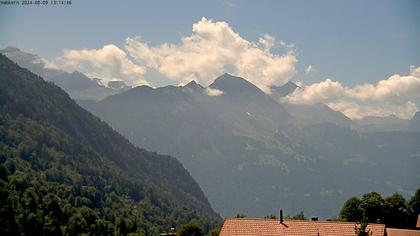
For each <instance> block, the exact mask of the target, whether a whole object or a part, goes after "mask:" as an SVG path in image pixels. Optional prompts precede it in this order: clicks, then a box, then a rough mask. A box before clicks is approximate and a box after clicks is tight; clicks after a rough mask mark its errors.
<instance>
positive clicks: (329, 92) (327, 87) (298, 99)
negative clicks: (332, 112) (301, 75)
mask: <svg viewBox="0 0 420 236" xmlns="http://www.w3.org/2000/svg"><path fill="white" fill-rule="evenodd" d="M343 92H344V87H343V86H342V85H341V84H340V83H339V82H337V81H332V80H331V79H326V80H324V81H321V82H319V83H313V84H311V85H309V86H304V87H302V88H297V89H296V90H295V91H294V92H293V93H292V94H290V95H288V96H287V97H285V98H284V99H283V101H284V102H289V103H296V104H314V103H319V102H326V101H329V100H331V99H335V98H339V97H340V96H342V94H343Z"/></svg>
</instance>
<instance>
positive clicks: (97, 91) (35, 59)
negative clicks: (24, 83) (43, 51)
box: [0, 47, 131, 101]
mask: <svg viewBox="0 0 420 236" xmlns="http://www.w3.org/2000/svg"><path fill="white" fill-rule="evenodd" d="M0 53H1V54H3V55H5V56H6V57H8V58H9V59H10V60H12V61H14V62H16V63H17V64H18V65H19V66H21V67H23V68H26V69H28V70H30V71H31V72H33V73H34V74H37V75H39V76H41V77H42V78H43V79H45V80H47V81H50V82H53V83H54V84H56V85H58V86H59V87H61V88H62V89H63V90H64V91H66V92H67V93H68V94H69V95H70V97H71V98H73V99H86V100H96V101H97V100H101V99H103V98H105V97H108V96H110V95H113V94H117V93H120V92H122V91H126V90H128V89H129V88H131V87H129V86H127V85H126V84H124V82H122V81H111V82H110V83H109V84H108V85H107V87H106V86H104V85H102V84H101V83H100V82H99V80H98V79H95V78H93V79H92V78H89V77H87V76H86V75H84V74H83V73H81V72H79V71H73V72H71V73H69V72H66V71H63V70H61V69H58V68H55V67H54V66H51V65H49V64H48V63H47V62H46V60H44V59H43V58H41V57H39V56H38V55H35V54H31V53H27V52H23V51H21V50H19V49H18V48H15V47H7V48H5V49H3V50H0Z"/></svg>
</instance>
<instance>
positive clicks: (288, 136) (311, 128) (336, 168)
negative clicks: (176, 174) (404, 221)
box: [81, 74, 420, 217]
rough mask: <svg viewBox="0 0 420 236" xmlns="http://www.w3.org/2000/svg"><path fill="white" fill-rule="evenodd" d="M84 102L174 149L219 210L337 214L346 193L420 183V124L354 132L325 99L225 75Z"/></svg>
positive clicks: (128, 131)
mask: <svg viewBox="0 0 420 236" xmlns="http://www.w3.org/2000/svg"><path fill="white" fill-rule="evenodd" d="M209 90H210V91H211V90H217V91H219V93H217V96H215V95H214V94H212V93H209ZM81 105H82V106H83V107H85V108H86V109H87V110H89V111H91V112H92V113H94V114H95V115H97V116H98V117H100V118H101V119H103V120H104V121H106V122H108V123H109V124H110V125H111V126H112V127H114V128H115V129H116V130H117V131H119V132H120V133H122V134H123V135H124V136H126V137H127V138H128V139H129V140H130V141H132V142H133V143H134V144H136V145H137V146H140V147H145V148H147V149H150V150H155V151H157V152H159V153H165V154H170V155H172V156H174V157H176V158H178V160H180V161H181V162H182V163H183V164H184V165H185V167H186V168H187V169H188V170H189V171H190V173H191V174H192V176H193V177H194V178H195V179H196V180H197V182H198V183H199V184H200V186H201V187H202V188H203V190H204V192H205V194H206V196H208V198H209V200H210V203H211V204H212V206H213V207H214V209H215V210H216V211H217V212H220V213H221V214H222V215H223V216H232V215H235V214H237V213H242V214H246V215H251V216H264V215H268V214H273V213H274V214H275V213H276V212H277V210H278V209H279V208H284V209H286V211H287V212H289V213H290V214H295V213H297V212H299V211H300V210H303V211H304V212H305V213H306V214H309V215H317V216H320V217H334V216H336V215H337V214H338V212H339V207H340V206H341V204H342V202H343V201H345V199H347V198H348V197H349V196H352V195H357V194H360V193H362V192H366V191H371V190H375V191H378V192H384V193H389V192H395V191H398V192H402V193H404V194H407V195H408V194H410V193H411V191H414V190H415V189H416V188H417V187H418V182H419V178H420V174H419V171H418V169H417V168H416V167H415V166H418V165H419V164H420V145H419V141H418V140H420V133H418V132H405V131H404V132H403V131H394V132H375V133H369V132H358V131H357V130H355V129H352V128H351V127H350V126H351V125H352V124H353V123H354V122H353V121H352V120H350V119H349V118H347V117H346V116H344V115H343V114H341V113H339V112H336V111H333V110H331V109H330V108H328V107H327V106H325V105H323V104H316V105H313V106H309V105H308V106H300V105H285V104H281V103H279V102H278V100H277V99H275V98H273V97H270V96H269V95H267V94H265V93H264V92H263V91H261V90H260V89H258V88H257V87H256V86H255V85H253V84H252V83H250V82H248V81H247V80H245V79H243V78H240V77H235V76H231V75H229V74H224V75H222V76H220V77H219V78H217V79H216V80H215V81H214V82H213V83H212V84H211V85H210V86H208V87H207V88H205V87H203V86H201V85H199V84H197V83H196V82H194V81H192V82H190V83H189V84H187V85H185V86H180V87H175V86H166V87H161V88H150V87H147V86H140V87H136V88H133V89H131V90H129V91H126V92H123V93H120V94H117V95H113V96H110V97H108V98H106V99H104V100H101V101H99V102H89V103H81ZM315 111H316V112H315ZM305 113H306V114H308V115H309V114H310V115H311V117H310V118H308V117H305V115H304V114H305ZM297 114H300V117H299V116H298V117H296V116H297ZM401 173H404V174H401Z"/></svg>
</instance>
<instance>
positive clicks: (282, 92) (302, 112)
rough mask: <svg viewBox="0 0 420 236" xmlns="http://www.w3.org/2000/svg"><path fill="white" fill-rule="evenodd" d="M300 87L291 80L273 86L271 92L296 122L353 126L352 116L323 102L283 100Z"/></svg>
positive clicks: (301, 123)
mask: <svg viewBox="0 0 420 236" xmlns="http://www.w3.org/2000/svg"><path fill="white" fill-rule="evenodd" d="M299 88H300V87H299V86H298V85H296V84H295V83H293V82H291V81H289V82H287V83H286V84H284V85H283V86H273V87H271V94H270V96H271V97H272V98H273V99H274V100H275V101H277V102H278V103H280V104H281V105H282V106H284V108H285V109H286V111H287V112H288V113H290V115H292V116H293V117H294V118H295V122H296V123H299V124H300V125H312V124H321V123H332V124H336V125H338V126H343V127H351V126H352V125H353V121H352V120H351V119H350V118H348V117H347V116H345V115H344V114H343V113H341V112H339V111H335V110H333V109H331V108H329V107H328V106H327V105H325V104H323V103H316V104H291V103H284V102H282V99H283V98H284V97H286V96H287V95H289V94H291V93H293V92H294V91H295V90H296V89H299Z"/></svg>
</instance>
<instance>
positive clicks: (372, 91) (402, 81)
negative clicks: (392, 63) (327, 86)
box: [346, 68, 420, 103]
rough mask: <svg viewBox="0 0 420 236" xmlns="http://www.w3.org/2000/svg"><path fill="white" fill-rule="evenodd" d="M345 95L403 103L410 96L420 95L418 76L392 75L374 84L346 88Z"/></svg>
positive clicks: (419, 78)
mask: <svg viewBox="0 0 420 236" xmlns="http://www.w3.org/2000/svg"><path fill="white" fill-rule="evenodd" d="M417 69H418V68H417ZM413 71H414V73H416V71H415V70H413ZM346 95H347V96H348V97H352V98H356V99H359V100H372V101H388V102H393V103H404V102H406V101H407V100H409V99H410V98H414V97H420V76H419V77H416V76H413V75H408V76H400V75H392V76H391V77H389V78H388V79H387V80H381V81H379V82H378V83H377V84H376V85H372V84H364V85H360V86H356V87H354V88H350V89H347V91H346Z"/></svg>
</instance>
